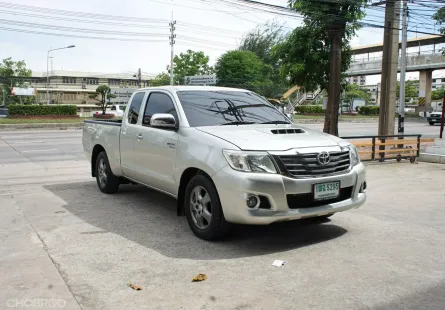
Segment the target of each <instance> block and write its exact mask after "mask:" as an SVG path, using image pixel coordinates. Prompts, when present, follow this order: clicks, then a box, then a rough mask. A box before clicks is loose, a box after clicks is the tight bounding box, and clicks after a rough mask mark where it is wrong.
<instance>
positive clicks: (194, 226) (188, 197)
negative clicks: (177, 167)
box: [184, 175, 229, 240]
mask: <svg viewBox="0 0 445 310" xmlns="http://www.w3.org/2000/svg"><path fill="white" fill-rule="evenodd" d="M197 192H199V193H200V194H197ZM204 193H206V194H207V195H208V197H207V198H205V197H206V195H205V194H204ZM198 198H199V199H198ZM192 199H194V200H192ZM207 200H209V202H207ZM193 201H195V203H193ZM199 207H200V208H201V211H199V210H198V208H199ZM184 211H185V215H186V217H187V222H188V224H189V226H190V229H191V230H192V231H193V233H194V234H195V235H196V236H197V237H199V238H201V239H204V240H212V239H217V238H221V237H223V236H224V235H225V234H226V233H227V232H228V230H229V223H228V222H227V221H226V219H225V218H224V213H223V210H222V207H221V202H220V200H219V196H218V192H217V190H216V187H215V185H214V184H213V182H212V181H211V180H210V179H209V178H208V177H206V176H204V175H196V176H194V177H193V178H192V179H191V180H190V181H189V183H188V185H187V188H186V190H185V197H184ZM205 211H207V215H208V213H210V215H211V216H210V217H209V218H210V221H208V220H207V219H206V216H204V214H205V213H206V212H205ZM199 212H201V213H200V214H198V213H199ZM198 218H199V219H198ZM200 226H201V227H200Z"/></svg>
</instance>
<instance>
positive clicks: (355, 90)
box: [345, 84, 371, 103]
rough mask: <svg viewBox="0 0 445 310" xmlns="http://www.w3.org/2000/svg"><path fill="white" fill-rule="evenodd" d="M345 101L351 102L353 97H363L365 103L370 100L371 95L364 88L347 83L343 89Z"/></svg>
mask: <svg viewBox="0 0 445 310" xmlns="http://www.w3.org/2000/svg"><path fill="white" fill-rule="evenodd" d="M345 90H346V91H345V102H347V103H352V102H353V101H354V99H363V100H365V102H366V103H369V102H370V101H371V95H370V94H369V92H367V90H366V89H363V88H361V87H360V86H359V85H356V84H348V85H347V86H346V89H345Z"/></svg>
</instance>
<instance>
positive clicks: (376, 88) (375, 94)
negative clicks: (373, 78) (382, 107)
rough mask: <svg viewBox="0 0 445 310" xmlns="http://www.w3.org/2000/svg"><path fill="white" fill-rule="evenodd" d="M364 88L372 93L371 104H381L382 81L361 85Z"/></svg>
mask: <svg viewBox="0 0 445 310" xmlns="http://www.w3.org/2000/svg"><path fill="white" fill-rule="evenodd" d="M361 88H362V89H365V90H367V91H368V93H369V94H370V95H371V102H370V103H371V104H375V105H379V104H380V93H381V87H380V83H377V84H375V85H361Z"/></svg>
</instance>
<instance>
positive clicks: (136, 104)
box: [127, 93, 145, 124]
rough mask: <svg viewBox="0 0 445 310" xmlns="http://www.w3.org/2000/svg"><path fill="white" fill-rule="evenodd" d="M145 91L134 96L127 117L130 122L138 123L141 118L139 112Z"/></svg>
mask: <svg viewBox="0 0 445 310" xmlns="http://www.w3.org/2000/svg"><path fill="white" fill-rule="evenodd" d="M144 96H145V93H136V94H135V95H134V96H133V99H132V100H131V104H130V110H129V111H128V115H127V119H128V122H129V123H130V124H136V123H137V122H138V118H139V112H140V110H141V104H142V100H143V99H144Z"/></svg>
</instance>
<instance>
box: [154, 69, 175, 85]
mask: <svg viewBox="0 0 445 310" xmlns="http://www.w3.org/2000/svg"><path fill="white" fill-rule="evenodd" d="M150 84H151V85H152V86H164V85H170V74H168V73H165V72H161V73H159V74H158V75H156V77H155V78H154V79H153V80H151V81H150Z"/></svg>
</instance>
